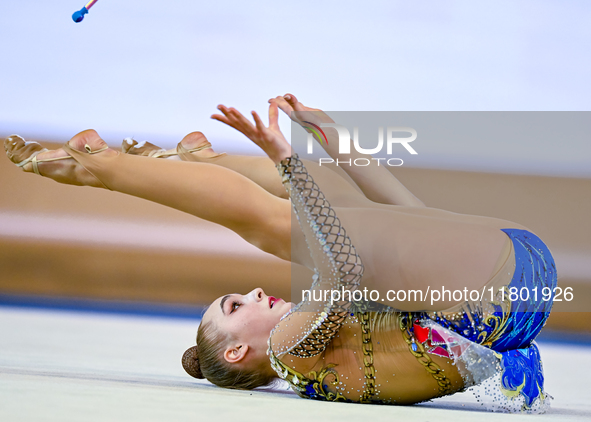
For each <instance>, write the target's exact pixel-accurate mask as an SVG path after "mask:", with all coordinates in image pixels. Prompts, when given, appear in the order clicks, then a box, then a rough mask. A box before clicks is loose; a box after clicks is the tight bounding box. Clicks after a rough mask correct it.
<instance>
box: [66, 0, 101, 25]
mask: <svg viewBox="0 0 591 422" xmlns="http://www.w3.org/2000/svg"><path fill="white" fill-rule="evenodd" d="M97 1H98V0H90V1H89V2H88V4H87V5H86V6H84V7H83V8H82V9H80V10H79V11H77V12H74V14H73V15H72V20H73V21H74V22H76V23H80V22H82V20H83V19H84V15H86V14H87V13H88V9H90V8H91V7H92V6H94V4H95V3H96V2H97Z"/></svg>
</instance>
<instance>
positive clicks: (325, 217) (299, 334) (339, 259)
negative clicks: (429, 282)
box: [269, 154, 363, 357]
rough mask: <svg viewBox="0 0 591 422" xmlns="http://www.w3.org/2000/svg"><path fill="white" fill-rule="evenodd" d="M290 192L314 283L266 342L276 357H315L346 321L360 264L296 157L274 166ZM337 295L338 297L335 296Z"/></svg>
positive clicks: (338, 224)
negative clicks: (285, 355)
mask: <svg viewBox="0 0 591 422" xmlns="http://www.w3.org/2000/svg"><path fill="white" fill-rule="evenodd" d="M277 168H278V170H279V173H280V175H281V177H282V181H283V184H284V185H285V186H286V189H287V191H288V192H289V195H290V198H291V201H292V204H293V207H294V210H295V213H296V215H297V217H298V221H299V224H300V228H301V229H302V231H303V233H304V235H305V238H306V243H307V245H308V248H309V250H310V254H311V256H312V259H313V261H314V266H315V272H316V274H315V275H314V281H313V284H312V287H311V289H310V292H309V294H304V297H303V301H302V302H301V303H300V304H298V305H297V307H295V309H293V310H292V312H291V313H289V314H288V315H287V316H286V317H285V318H284V319H282V321H281V322H280V324H279V325H278V326H277V327H275V329H274V330H273V332H272V334H271V338H270V340H269V345H270V347H271V351H272V352H274V353H275V354H276V355H277V356H280V355H284V354H285V353H290V354H292V355H295V356H299V357H312V356H316V355H318V354H319V353H321V352H322V351H324V349H325V348H326V345H327V344H328V343H329V342H330V340H331V339H332V338H333V337H334V336H335V335H336V334H337V332H338V330H339V328H340V327H341V325H342V324H343V322H344V321H345V319H346V317H347V312H348V310H349V308H350V306H351V300H352V294H353V292H354V291H355V290H357V288H358V287H359V284H360V282H361V277H362V275H363V264H362V262H361V258H360V257H359V255H358V254H357V252H356V250H355V247H354V246H353V245H352V243H351V239H350V238H349V237H348V236H347V233H346V232H345V229H344V228H343V227H342V225H341V222H340V220H339V218H338V217H337V216H336V214H335V211H334V210H333V209H332V208H331V206H330V204H329V203H328V201H327V200H326V198H325V197H324V194H323V193H322V192H321V191H320V189H319V187H318V185H317V184H316V183H315V182H314V179H313V178H312V177H311V176H310V174H309V173H308V171H307V170H306V168H305V167H304V164H303V163H302V161H301V160H300V159H299V157H298V156H297V154H294V155H293V156H292V157H289V158H287V159H285V160H283V161H282V162H281V163H280V164H279V165H278V166H277ZM336 292H338V296H339V297H337V293H336Z"/></svg>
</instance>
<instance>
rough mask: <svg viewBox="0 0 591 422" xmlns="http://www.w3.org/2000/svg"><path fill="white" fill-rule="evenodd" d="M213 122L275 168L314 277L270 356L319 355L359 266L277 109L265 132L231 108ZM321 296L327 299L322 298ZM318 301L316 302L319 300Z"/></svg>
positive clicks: (342, 313) (338, 321)
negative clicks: (230, 130) (255, 147)
mask: <svg viewBox="0 0 591 422" xmlns="http://www.w3.org/2000/svg"><path fill="white" fill-rule="evenodd" d="M219 109H220V110H221V111H222V113H224V115H223V116H221V115H214V116H212V117H213V118H215V119H216V120H220V121H222V122H224V123H226V124H228V125H230V126H232V127H234V128H235V129H237V130H239V131H240V132H242V133H243V134H245V135H246V136H247V137H248V138H249V139H251V140H252V141H253V142H255V143H256V144H257V145H258V146H259V147H261V149H263V150H264V151H265V152H266V153H267V155H268V156H269V157H270V158H271V159H272V160H273V162H275V164H276V165H277V168H278V170H279V173H280V175H281V178H282V182H283V184H284V185H285V187H286V189H287V191H288V192H289V195H290V198H291V201H292V205H293V207H294V210H295V212H296V215H297V217H298V220H299V224H300V228H301V230H302V231H303V233H304V236H305V238H306V242H307V244H308V248H309V250H310V255H311V256H312V259H313V261H314V267H315V269H316V275H315V277H314V283H313V285H312V288H311V291H310V293H309V294H308V297H307V298H305V299H306V300H304V301H302V302H301V303H300V304H299V305H298V306H297V307H296V308H295V309H294V310H292V312H291V313H290V314H289V315H287V316H286V317H285V318H284V319H283V320H282V321H281V322H280V324H279V325H278V326H277V327H276V329H275V330H274V331H273V333H272V335H271V338H270V347H271V352H272V353H273V354H274V355H276V356H277V357H278V358H279V357H281V356H284V355H286V354H288V353H289V354H291V355H293V356H298V357H312V356H316V355H318V354H320V353H321V352H322V351H324V349H325V347H326V345H327V344H328V343H329V342H330V341H331V340H332V338H333V337H334V336H335V335H336V333H337V332H338V330H339V328H340V327H341V325H342V324H343V322H344V321H345V319H346V317H347V311H348V309H349V307H350V306H351V302H350V296H347V295H342V296H343V297H336V295H335V294H333V293H332V292H343V291H347V292H350V293H351V294H352V293H353V292H354V291H355V290H356V289H357V288H358V287H359V284H360V281H361V277H362V275H363V265H362V262H361V259H360V257H359V255H358V254H357V252H356V250H355V248H354V247H353V245H352V244H351V239H350V238H349V237H348V236H347V233H346V232H345V229H344V228H343V227H342V225H341V222H340V220H339V219H338V217H337V216H336V214H335V211H334V210H333V209H332V208H331V206H330V204H329V202H328V201H327V200H326V198H325V197H324V195H323V194H322V192H321V191H320V189H319V187H318V185H317V184H316V183H315V182H314V179H313V178H312V177H311V176H310V175H309V174H308V171H307V170H306V168H305V167H304V165H303V163H302V161H301V160H300V159H299V158H298V156H297V155H292V151H291V147H290V146H289V144H288V143H287V141H286V140H285V137H284V136H283V134H282V133H281V131H280V130H279V126H278V123H277V117H278V116H277V113H278V111H277V110H278V109H277V105H276V104H271V106H270V108H269V127H268V128H267V127H265V125H264V124H263V122H262V121H261V119H260V117H259V116H258V115H257V114H256V113H255V112H253V117H254V119H255V122H256V126H255V125H253V124H252V123H251V122H250V121H248V120H247V119H246V118H245V117H244V116H242V114H240V113H239V112H238V111H237V110H235V109H232V108H227V107H225V106H220V107H219ZM325 292H326V293H325ZM318 298H320V300H318Z"/></svg>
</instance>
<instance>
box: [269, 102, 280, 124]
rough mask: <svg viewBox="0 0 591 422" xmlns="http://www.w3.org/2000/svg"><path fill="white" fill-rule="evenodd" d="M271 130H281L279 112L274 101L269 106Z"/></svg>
mask: <svg viewBox="0 0 591 422" xmlns="http://www.w3.org/2000/svg"><path fill="white" fill-rule="evenodd" d="M269 129H279V110H278V108H277V103H276V102H274V101H273V102H271V105H270V106H269Z"/></svg>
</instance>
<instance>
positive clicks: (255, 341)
mask: <svg viewBox="0 0 591 422" xmlns="http://www.w3.org/2000/svg"><path fill="white" fill-rule="evenodd" d="M291 305H292V303H291V302H285V301H284V300H283V299H279V298H275V297H273V296H267V295H266V294H265V292H264V291H263V289H260V288H257V289H254V290H253V291H251V292H250V293H247V294H246V295H241V294H229V295H226V296H223V297H220V298H218V299H216V300H215V301H214V302H213V303H212V304H211V306H210V307H209V308H208V309H207V312H205V314H204V315H203V322H209V321H211V322H213V324H214V325H215V326H216V327H217V329H219V330H222V331H224V332H226V333H228V334H229V335H230V336H232V337H233V338H235V339H236V341H237V342H238V343H244V344H247V345H248V346H249V347H250V348H251V349H254V351H256V352H257V353H260V352H261V351H262V352H263V353H265V352H266V350H267V340H268V339H269V334H270V333H271V330H273V328H274V327H275V326H276V325H277V324H278V323H279V320H280V319H281V317H282V316H283V315H285V313H286V312H288V311H289V310H290V308H291Z"/></svg>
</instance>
